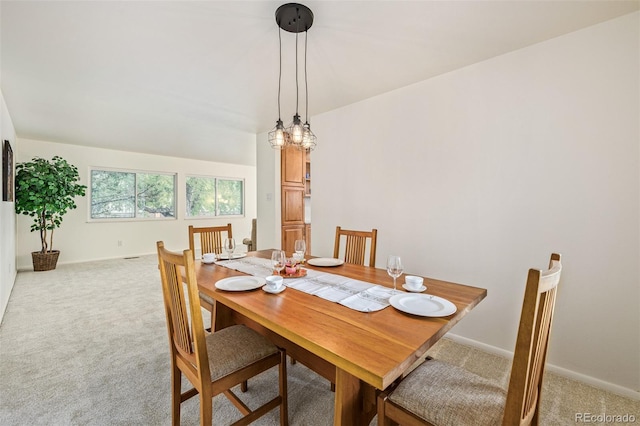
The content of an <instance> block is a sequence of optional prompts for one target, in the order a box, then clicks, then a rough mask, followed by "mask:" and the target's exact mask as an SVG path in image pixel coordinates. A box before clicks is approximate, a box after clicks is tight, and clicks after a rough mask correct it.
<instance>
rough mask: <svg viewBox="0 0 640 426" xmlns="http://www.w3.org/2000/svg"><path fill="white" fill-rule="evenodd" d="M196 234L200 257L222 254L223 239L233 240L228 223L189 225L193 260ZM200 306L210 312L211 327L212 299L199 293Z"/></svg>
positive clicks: (190, 248)
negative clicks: (201, 225)
mask: <svg viewBox="0 0 640 426" xmlns="http://www.w3.org/2000/svg"><path fill="white" fill-rule="evenodd" d="M196 234H198V235H199V237H200V256H202V255H204V254H205V253H216V254H220V253H222V249H223V243H224V240H225V238H233V232H232V230H231V224H230V223H228V224H226V225H224V226H206V227H199V228H196V227H195V226H193V225H189V250H191V254H192V257H193V260H195V258H196V249H195V247H196V245H195V235H196ZM200 305H201V306H202V307H203V308H205V309H206V310H207V311H209V312H211V326H212V327H213V320H214V318H213V299H212V298H210V297H209V296H207V295H206V294H202V293H200Z"/></svg>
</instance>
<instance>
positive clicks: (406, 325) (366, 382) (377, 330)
mask: <svg viewBox="0 0 640 426" xmlns="http://www.w3.org/2000/svg"><path fill="white" fill-rule="evenodd" d="M248 256H257V257H262V258H267V259H268V258H270V256H271V250H261V251H257V252H249V253H248ZM304 268H308V269H317V270H322V271H323V272H328V273H332V274H338V275H342V276H345V277H348V278H352V279H356V280H360V281H365V282H370V283H374V284H379V285H383V286H387V287H393V284H392V283H393V281H392V279H391V278H390V277H389V276H388V275H387V272H386V271H385V270H383V269H376V268H372V267H368V266H360V265H351V264H344V265H341V266H337V267H331V268H327V267H324V268H321V267H313V266H309V265H305V266H304ZM196 274H197V280H198V287H199V290H200V292H202V293H204V294H206V295H209V296H210V297H211V298H212V299H213V300H214V313H213V321H214V326H213V327H214V330H213V331H214V332H215V330H220V329H222V328H225V327H228V326H230V325H233V324H245V325H247V326H249V327H251V328H252V329H254V330H256V331H258V332H260V333H262V334H264V335H265V336H267V337H268V338H269V339H270V340H271V341H273V342H274V344H276V345H278V346H280V347H282V348H284V349H286V351H287V354H288V355H290V356H291V357H292V358H294V359H296V360H297V361H298V362H301V363H302V364H304V365H306V366H307V367H309V368H311V369H312V370H314V371H315V372H316V373H318V374H320V375H321V376H323V377H325V378H326V379H327V380H329V381H330V382H331V383H334V384H335V406H334V425H364V424H369V421H370V420H371V419H372V418H373V416H374V415H375V412H376V406H375V404H376V399H375V398H376V392H377V391H378V390H384V389H385V388H387V387H388V386H389V385H391V384H392V383H393V382H394V381H395V380H397V379H398V378H400V377H402V375H403V373H405V372H406V371H407V370H408V369H410V368H411V367H412V366H413V365H414V364H415V363H416V362H418V361H420V360H423V359H424V356H425V353H426V351H427V350H428V349H429V348H430V347H431V346H433V345H434V344H435V343H436V342H437V341H438V340H439V339H440V338H441V337H442V336H444V335H445V333H447V331H449V330H450V329H451V328H452V327H453V326H454V325H455V324H456V323H457V322H458V321H460V320H461V319H462V318H463V317H464V316H465V315H467V313H469V312H470V311H471V309H473V308H474V307H475V306H476V305H477V304H478V303H479V302H480V301H481V300H482V299H483V298H484V297H485V296H486V295H487V290H486V289H483V288H478V287H471V286H467V285H461V284H455V283H450V282H446V281H441V280H436V279H431V278H426V277H425V279H424V284H425V285H426V286H427V290H426V293H428V294H431V295H435V296H439V297H442V298H445V299H447V300H449V301H451V302H452V303H454V304H455V305H456V308H457V311H456V312H455V313H454V314H452V315H449V316H446V317H436V318H433V317H423V316H415V315H411V314H407V313H404V312H401V311H399V310H396V309H395V308H394V307H392V306H388V307H386V308H384V309H382V310H379V311H376V312H366V313H365V312H359V311H356V310H353V309H350V308H348V307H346V306H343V305H341V304H339V303H335V302H331V301H328V300H325V299H322V298H320V297H317V296H313V295H311V294H307V293H304V292H302V291H298V290H295V289H293V288H287V289H286V291H283V292H281V293H279V294H270V293H267V292H264V291H262V290H260V289H256V290H253V291H241V292H235V291H223V290H218V289H217V288H216V287H215V283H216V282H217V281H218V280H221V279H223V278H227V277H232V276H237V275H244V274H243V273H242V272H238V271H235V270H233V269H230V268H225V267H224V266H220V265H214V264H203V263H201V262H196ZM327 386H328V385H327Z"/></svg>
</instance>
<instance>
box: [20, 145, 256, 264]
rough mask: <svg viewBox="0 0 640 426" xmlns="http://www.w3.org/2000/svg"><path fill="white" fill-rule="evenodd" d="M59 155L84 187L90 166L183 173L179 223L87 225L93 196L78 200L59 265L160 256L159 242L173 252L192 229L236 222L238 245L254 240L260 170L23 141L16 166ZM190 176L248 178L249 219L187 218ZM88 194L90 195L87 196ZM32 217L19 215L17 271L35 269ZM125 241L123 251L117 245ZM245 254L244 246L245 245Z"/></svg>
mask: <svg viewBox="0 0 640 426" xmlns="http://www.w3.org/2000/svg"><path fill="white" fill-rule="evenodd" d="M54 155H59V156H61V157H63V158H64V159H66V160H67V161H69V162H70V163H71V164H73V165H75V166H76V167H78V171H79V173H80V177H81V183H82V184H84V185H88V182H89V179H88V173H89V167H90V166H94V167H109V168H120V169H131V170H142V171H157V172H177V173H178V204H177V211H178V219H176V220H163V221H131V222H117V223H114V222H109V223H105V222H88V211H89V197H88V196H87V197H83V198H78V199H76V204H77V205H78V208H77V209H76V210H71V211H70V212H69V213H67V214H66V215H65V216H64V220H63V222H62V226H61V227H60V228H59V229H57V230H56V231H55V236H54V243H53V244H54V248H55V249H57V250H60V251H61V254H60V258H59V263H61V264H62V263H70V262H84V261H88V260H95V259H105V258H117V257H126V256H134V255H141V254H150V253H155V250H156V248H155V243H156V241H158V240H163V241H164V242H165V244H166V246H167V247H168V248H169V249H170V250H183V249H185V248H188V247H189V238H188V226H189V225H194V226H215V225H225V224H227V223H231V224H232V226H233V235H234V238H235V239H236V243H238V244H240V243H241V242H242V239H243V238H246V237H249V236H251V219H252V218H254V217H255V215H256V212H257V207H256V167H254V166H244V165H235V164H226V163H215V162H208V161H199V160H188V159H183V158H173V157H163V156H157V155H149V154H139V153H132V152H123V151H113V150H107V149H99V148H89V147H82V146H77V145H69V144H59V143H52V142H43V141H35V140H29V139H20V144H19V149H18V151H17V161H19V162H22V161H28V160H30V159H31V158H33V157H36V156H39V157H43V158H47V159H50V158H51V157H53V156H54ZM186 174H195V175H212V176H218V177H234V178H244V179H245V217H242V218H236V217H231V218H220V219H218V218H216V219H185V217H184V216H185V215H184V211H185V199H184V189H183V188H184V185H185V176H186ZM87 195H88V194H87ZM31 221H32V218H30V217H28V216H25V215H19V216H18V224H17V241H18V249H17V256H18V260H17V262H18V269H31V268H32V266H31V252H32V251H36V250H39V248H40V237H39V234H38V233H36V232H30V231H29V228H30V223H31ZM118 241H122V246H120V247H119V246H118ZM240 247H241V248H242V249H243V250H244V249H246V247H245V246H240Z"/></svg>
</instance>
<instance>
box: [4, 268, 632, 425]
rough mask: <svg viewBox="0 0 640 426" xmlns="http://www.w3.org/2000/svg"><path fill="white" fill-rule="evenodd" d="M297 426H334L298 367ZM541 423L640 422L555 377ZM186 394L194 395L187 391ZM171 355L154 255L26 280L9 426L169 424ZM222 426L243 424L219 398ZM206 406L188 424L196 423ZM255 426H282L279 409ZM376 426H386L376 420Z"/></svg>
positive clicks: (13, 309)
mask: <svg viewBox="0 0 640 426" xmlns="http://www.w3.org/2000/svg"><path fill="white" fill-rule="evenodd" d="M432 355H433V356H435V357H438V358H442V359H445V360H447V361H450V362H453V363H456V364H459V365H463V366H465V367H467V368H469V369H471V370H473V371H475V372H477V373H478V374H481V375H483V376H486V377H489V378H492V379H494V380H497V381H498V382H500V383H506V380H507V375H508V369H509V361H508V360H506V359H503V358H500V357H495V356H493V355H489V354H486V353H484V352H481V351H478V350H475V349H473V348H469V347H466V346H462V345H459V344H456V343H453V342H451V341H449V340H443V341H442V342H441V343H440V344H438V345H437V346H436V347H434V348H433V350H432ZM288 373H289V374H288V383H289V407H290V411H289V418H290V423H291V424H292V425H330V424H332V422H333V419H332V412H333V393H331V392H330V390H329V385H328V383H327V381H326V380H324V379H322V378H320V377H318V376H316V375H315V374H314V373H313V372H311V371H309V370H308V369H306V368H305V367H304V366H302V365H300V364H299V363H298V364H295V365H289V366H288ZM547 377H548V379H547V380H546V383H545V393H544V394H543V401H542V423H543V424H545V425H574V424H576V423H575V421H574V419H575V413H577V412H588V413H594V414H596V413H607V414H624V413H633V414H634V415H635V416H636V419H637V423H640V406H639V404H638V402H637V401H632V400H629V399H626V398H622V397H619V396H616V395H612V394H608V393H606V392H602V391H599V390H597V389H594V388H592V387H589V386H586V385H583V384H580V383H576V382H571V381H568V380H566V379H563V378H560V377H557V376H553V375H548V376H547ZM276 383H277V382H276V372H275V370H273V371H269V372H266V373H264V374H263V375H261V376H259V377H257V378H256V379H253V380H252V381H250V389H249V392H247V393H246V394H244V395H243V396H244V397H245V398H246V399H247V401H248V404H249V405H250V406H256V405H257V404H258V403H259V402H260V401H265V400H268V399H270V398H271V397H272V396H273V395H274V393H275V392H276V387H277V384H276ZM185 386H186V384H185ZM169 405H170V394H169V356H168V343H167V335H166V329H165V319H164V310H163V306H162V294H161V289H160V283H159V275H158V269H157V266H156V259H155V257H154V256H144V257H141V258H135V259H129V260H125V259H121V260H110V261H101V262H89V263H83V264H76V265H61V266H59V267H58V269H56V270H55V271H49V272H38V273H34V272H21V273H19V274H18V278H17V281H16V284H15V287H14V289H13V293H12V295H11V298H10V301H9V305H8V307H7V311H6V313H5V315H4V319H3V322H2V324H1V325H0V425H4V426H8V425H169V424H170V423H171V416H170V406H169ZM214 410H215V412H214V423H215V424H221V425H225V424H229V423H231V422H232V421H233V420H235V419H236V418H238V417H239V414H238V412H237V411H236V410H235V408H234V407H233V406H232V405H231V404H230V403H229V402H228V401H227V400H226V398H224V397H216V399H215V403H214ZM198 416H199V413H198V401H197V398H194V399H192V400H191V401H188V402H187V403H184V404H183V411H182V424H183V425H196V424H198V421H199V419H198ZM255 424H256V425H276V424H278V412H277V410H276V411H274V412H272V413H270V414H269V415H268V416H267V417H265V418H263V419H261V420H259V421H258V422H256V423H255ZM372 424H376V422H375V420H374V422H372Z"/></svg>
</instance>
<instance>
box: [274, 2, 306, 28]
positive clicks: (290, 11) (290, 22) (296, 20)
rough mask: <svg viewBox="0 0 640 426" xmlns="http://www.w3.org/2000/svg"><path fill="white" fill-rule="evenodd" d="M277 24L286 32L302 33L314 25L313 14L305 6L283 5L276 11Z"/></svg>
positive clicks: (296, 4)
mask: <svg viewBox="0 0 640 426" xmlns="http://www.w3.org/2000/svg"><path fill="white" fill-rule="evenodd" d="M276 23H277V24H278V26H279V27H280V28H282V29H283V30H285V31H288V32H290V33H301V32H304V31H307V30H309V28H311V25H313V12H312V11H311V9H309V8H308V7H307V6H305V5H303V4H298V3H287V4H283V5H282V6H280V7H279V8H278V10H276Z"/></svg>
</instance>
